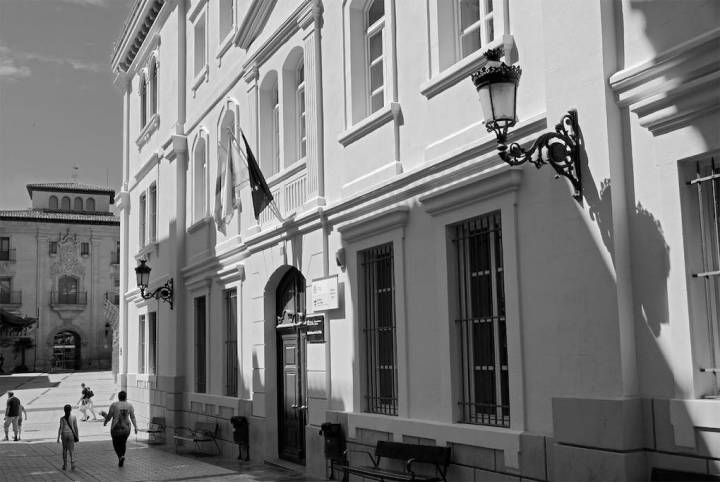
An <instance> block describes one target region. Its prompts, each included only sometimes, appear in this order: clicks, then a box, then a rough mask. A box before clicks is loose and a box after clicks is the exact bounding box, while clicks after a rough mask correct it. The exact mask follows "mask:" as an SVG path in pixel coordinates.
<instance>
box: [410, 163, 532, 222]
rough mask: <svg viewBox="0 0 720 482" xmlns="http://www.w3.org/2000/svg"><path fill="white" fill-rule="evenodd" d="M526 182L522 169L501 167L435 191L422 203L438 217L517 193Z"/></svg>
mask: <svg viewBox="0 0 720 482" xmlns="http://www.w3.org/2000/svg"><path fill="white" fill-rule="evenodd" d="M522 179H523V170H522V168H520V167H511V166H508V165H507V164H500V165H498V166H497V167H494V168H493V169H491V170H489V171H484V172H480V173H477V174H474V175H472V176H469V177H467V178H465V179H462V180H459V181H455V182H453V183H451V184H449V185H448V186H444V187H439V188H437V189H434V190H433V191H430V192H429V193H427V194H424V195H422V196H420V198H419V201H420V204H422V205H423V207H424V208H425V211H427V213H428V214H430V215H431V216H437V215H439V214H443V213H446V212H448V211H452V210H455V209H459V208H462V207H464V206H467V205H468V204H473V203H476V202H478V201H480V200H482V199H485V198H488V197H493V196H498V195H500V194H504V193H506V192H513V191H517V190H518V189H519V188H520V185H521V184H522Z"/></svg>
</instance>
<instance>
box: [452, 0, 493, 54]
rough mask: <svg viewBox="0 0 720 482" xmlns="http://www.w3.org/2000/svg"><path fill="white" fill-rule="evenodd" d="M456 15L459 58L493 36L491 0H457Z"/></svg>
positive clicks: (488, 41) (479, 46)
mask: <svg viewBox="0 0 720 482" xmlns="http://www.w3.org/2000/svg"><path fill="white" fill-rule="evenodd" d="M457 17H458V18H457V22H458V34H459V40H460V41H459V47H460V58H465V57H467V56H468V55H470V54H472V53H473V52H477V51H478V50H480V49H481V48H482V47H484V46H485V45H487V44H489V43H490V42H492V41H493V39H494V38H495V20H494V14H493V0H459V5H458V9H457Z"/></svg>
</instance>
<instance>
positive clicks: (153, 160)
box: [132, 152, 160, 188]
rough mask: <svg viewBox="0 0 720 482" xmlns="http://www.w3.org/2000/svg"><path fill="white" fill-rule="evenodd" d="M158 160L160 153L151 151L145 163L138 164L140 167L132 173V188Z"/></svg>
mask: <svg viewBox="0 0 720 482" xmlns="http://www.w3.org/2000/svg"><path fill="white" fill-rule="evenodd" d="M159 162H160V155H159V154H158V153H157V152H153V153H152V155H151V156H150V157H149V158H148V160H147V161H145V164H143V165H142V166H140V169H138V170H137V172H135V174H133V179H134V180H135V183H134V184H133V186H132V187H133V188H134V187H135V186H136V185H137V183H138V182H140V180H141V179H142V178H144V177H145V175H146V174H147V173H148V172H150V170H151V169H152V168H153V167H155V166H156V165H157V164H158V163H159Z"/></svg>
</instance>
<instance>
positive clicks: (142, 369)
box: [138, 315, 145, 373]
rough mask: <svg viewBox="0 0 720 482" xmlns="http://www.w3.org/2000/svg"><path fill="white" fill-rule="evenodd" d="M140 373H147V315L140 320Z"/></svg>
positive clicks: (141, 316)
mask: <svg viewBox="0 0 720 482" xmlns="http://www.w3.org/2000/svg"><path fill="white" fill-rule="evenodd" d="M138 373H145V315H140V320H139V322H138Z"/></svg>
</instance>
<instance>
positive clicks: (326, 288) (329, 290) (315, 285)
mask: <svg viewBox="0 0 720 482" xmlns="http://www.w3.org/2000/svg"><path fill="white" fill-rule="evenodd" d="M311 293H312V308H313V311H314V312H317V311H327V310H336V309H337V308H338V307H339V306H340V304H339V300H338V277H337V275H334V276H328V277H327V278H319V279H315V280H313V282H312V291H311Z"/></svg>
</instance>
